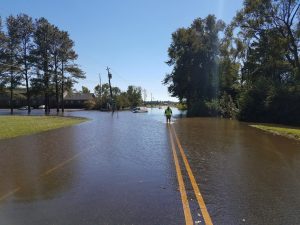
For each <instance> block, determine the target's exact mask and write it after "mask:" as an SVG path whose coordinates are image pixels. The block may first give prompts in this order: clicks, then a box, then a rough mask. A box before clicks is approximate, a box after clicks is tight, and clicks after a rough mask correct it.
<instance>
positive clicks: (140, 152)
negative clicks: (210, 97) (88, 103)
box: [0, 109, 300, 225]
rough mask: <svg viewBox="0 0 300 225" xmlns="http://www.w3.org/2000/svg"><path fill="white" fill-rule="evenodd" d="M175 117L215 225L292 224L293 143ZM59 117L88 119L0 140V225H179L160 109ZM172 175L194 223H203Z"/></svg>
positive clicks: (298, 159) (296, 207) (297, 216)
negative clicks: (188, 205)
mask: <svg viewBox="0 0 300 225" xmlns="http://www.w3.org/2000/svg"><path fill="white" fill-rule="evenodd" d="M5 113H6V112H5V111H3V110H2V111H0V114H5ZM19 113H20V114H22V113H23V112H19ZM174 113H175V114H176V118H174V121H175V123H174V124H173V126H174V127H175V129H176V132H177V134H178V137H179V139H180V141H181V143H182V146H183V147H184V150H185V152H186V155H187V158H188V160H189V163H190V165H191V168H192V170H193V173H194V175H195V177H196V181H197V183H198V184H199V186H200V191H201V193H202V195H203V197H204V200H205V202H206V205H207V208H208V211H209V213H210V215H211V217H212V220H213V222H214V224H226V225H228V224H229V225H231V224H232V225H235V224H300V192H299V190H300V142H299V141H294V140H291V139H287V138H284V137H280V136H275V135H272V134H268V133H265V132H263V131H260V130H257V129H255V128H252V127H249V126H248V124H246V123H240V122H237V121H233V120H224V119H216V118H180V116H179V112H177V111H176V110H174ZM34 114H42V111H38V110H37V111H35V112H34ZM65 115H72V116H83V117H87V118H90V119H91V120H90V121H88V122H85V123H82V124H79V125H76V126H73V127H67V128H62V129H58V130H53V131H48V132H44V133H40V134H36V135H30V136H23V137H18V138H13V139H7V140H1V141H0V225H19V224H22V225H23V224H26V225H27V224H28V225H41V224H46V225H48V224H49V225H54V224H55V225H69V224H70V225H76V224H91V225H92V224H184V215H183V210H182V205H181V199H180V193H179V191H178V183H177V178H176V171H175V166H174V162H173V156H172V152H171V148H170V141H169V133H168V126H167V125H166V124H165V120H164V118H163V111H162V110H158V109H153V110H152V111H151V110H150V111H149V113H148V114H133V113H131V112H119V113H115V114H114V116H112V114H111V113H102V112H95V111H78V112H69V113H65ZM181 168H182V172H183V176H184V180H185V183H186V189H187V194H188V198H189V200H190V206H191V210H192V214H193V220H194V221H196V222H197V223H199V224H204V222H203V218H202V216H201V213H200V211H199V208H198V206H197V203H196V200H195V196H194V193H193V189H192V187H191V185H190V182H189V180H188V177H187V174H186V171H185V170H184V167H183V164H182V163H181ZM199 213H200V214H199ZM198 214H199V215H198Z"/></svg>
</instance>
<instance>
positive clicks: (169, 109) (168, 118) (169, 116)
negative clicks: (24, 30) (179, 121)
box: [165, 106, 172, 123]
mask: <svg viewBox="0 0 300 225" xmlns="http://www.w3.org/2000/svg"><path fill="white" fill-rule="evenodd" d="M165 116H166V119H167V123H168V122H169V123H171V116H172V109H171V108H170V107H169V106H168V108H167V109H166V110H165Z"/></svg>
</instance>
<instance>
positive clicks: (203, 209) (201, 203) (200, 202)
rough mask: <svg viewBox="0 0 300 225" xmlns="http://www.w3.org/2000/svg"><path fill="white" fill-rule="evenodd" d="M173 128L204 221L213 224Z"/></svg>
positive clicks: (209, 224)
mask: <svg viewBox="0 0 300 225" xmlns="http://www.w3.org/2000/svg"><path fill="white" fill-rule="evenodd" d="M172 130H173V133H174V136H175V139H176V142H177V145H178V148H179V151H180V154H181V157H182V159H183V162H184V165H185V168H186V170H187V172H188V175H189V178H190V181H191V183H192V186H193V189H194V192H195V195H196V198H197V201H198V205H199V207H200V210H201V212H202V215H203V218H204V221H205V224H207V225H212V224H213V223H212V220H211V217H210V215H209V213H208V211H207V208H206V205H205V202H204V199H203V197H202V195H201V192H200V189H199V187H198V185H197V183H196V179H195V177H194V174H193V172H192V169H191V167H190V164H189V162H188V160H187V158H186V156H185V153H184V150H183V148H182V146H181V143H180V141H179V139H178V137H177V134H176V131H175V129H174V127H173V126H172Z"/></svg>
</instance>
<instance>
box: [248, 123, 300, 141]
mask: <svg viewBox="0 0 300 225" xmlns="http://www.w3.org/2000/svg"><path fill="white" fill-rule="evenodd" d="M250 126H251V127H255V128H258V129H260V130H264V131H267V132H270V133H273V134H276V135H281V136H285V137H288V138H293V139H296V140H300V128H299V127H287V126H283V125H273V124H270V125H269V124H264V125H261V124H259V125H250Z"/></svg>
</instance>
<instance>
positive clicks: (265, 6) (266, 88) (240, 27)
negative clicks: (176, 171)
mask: <svg viewBox="0 0 300 225" xmlns="http://www.w3.org/2000/svg"><path fill="white" fill-rule="evenodd" d="M299 13H300V1H299V0H279V1H277V0H267V1H265V0H257V1H253V0H244V4H243V8H242V9H241V10H240V11H238V12H237V14H236V16H235V17H234V18H233V20H232V21H231V23H229V24H227V25H226V24H225V23H224V22H223V21H221V20H218V19H217V18H216V17H215V16H214V15H208V16H207V17H206V18H197V19H195V20H194V21H193V22H192V24H191V25H190V26H189V27H186V28H180V29H178V30H177V31H175V32H174V33H173V34H172V43H171V45H170V47H169V49H168V55H169V59H168V61H167V64H168V65H169V66H170V67H171V68H172V71H171V73H169V74H167V75H166V77H165V79H164V80H163V83H164V84H165V85H167V86H168V90H169V92H170V93H171V94H172V96H174V97H178V98H179V99H180V101H182V102H186V104H187V109H188V113H187V115H188V116H209V115H210V116H223V117H229V118H238V119H239V120H242V121H252V122H264V123H265V122H266V123H279V124H289V125H300V116H299V112H300V60H299V46H300V26H299V22H300V17H299Z"/></svg>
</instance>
